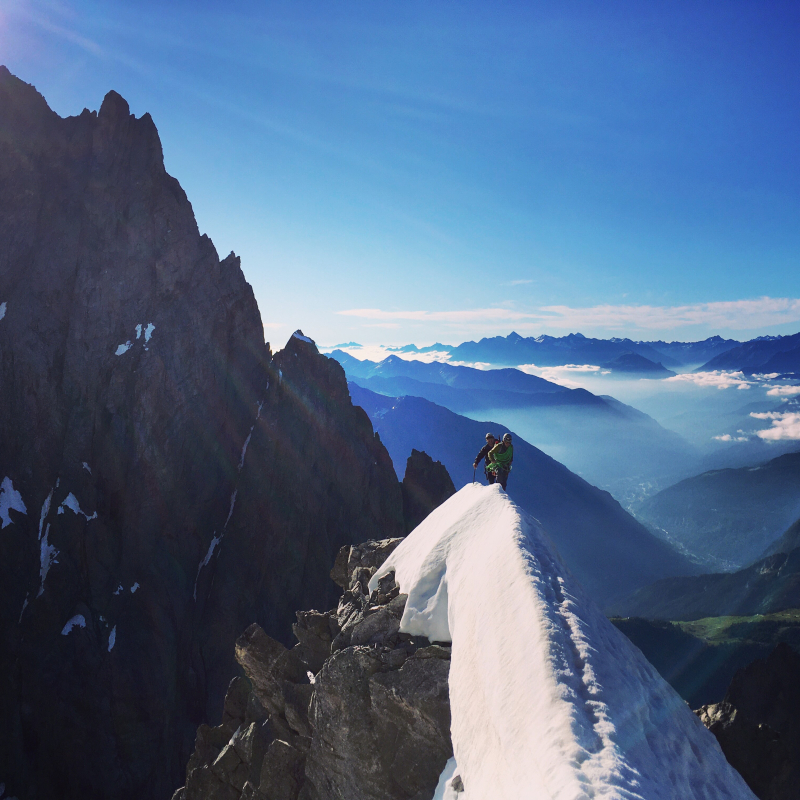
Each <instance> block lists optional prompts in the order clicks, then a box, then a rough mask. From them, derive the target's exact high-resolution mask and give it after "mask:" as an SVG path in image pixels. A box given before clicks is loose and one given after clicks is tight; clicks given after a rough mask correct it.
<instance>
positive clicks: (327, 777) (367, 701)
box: [173, 539, 452, 800]
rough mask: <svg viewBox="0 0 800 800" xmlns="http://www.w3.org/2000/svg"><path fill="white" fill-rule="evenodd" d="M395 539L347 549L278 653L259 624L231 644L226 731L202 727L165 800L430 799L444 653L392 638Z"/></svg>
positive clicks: (399, 599)
mask: <svg viewBox="0 0 800 800" xmlns="http://www.w3.org/2000/svg"><path fill="white" fill-rule="evenodd" d="M401 541H402V539H388V540H383V541H370V542H366V543H364V544H362V545H356V546H351V547H343V548H342V549H341V550H340V551H339V554H338V556H337V558H336V563H335V565H334V568H333V570H332V571H331V577H332V578H333V579H334V580H335V581H336V582H337V583H338V584H339V585H340V586H341V587H342V589H344V594H343V595H342V597H341V599H340V600H339V603H338V606H337V607H336V608H335V609H332V610H331V611H328V612H327V613H321V612H317V611H299V612H297V622H296V623H295V625H294V626H293V630H294V634H295V638H296V639H297V643H296V644H295V645H294V647H292V648H291V649H286V648H285V647H284V646H283V645H281V644H280V643H279V642H277V641H275V640H274V639H272V638H271V637H269V636H268V635H267V634H266V633H264V631H263V630H262V629H261V628H260V627H259V626H258V625H255V624H254V625H251V626H250V627H249V628H248V629H247V630H246V631H245V632H244V634H242V636H240V637H239V639H238V640H237V642H236V658H237V661H238V662H239V664H240V665H241V667H242V669H243V670H244V672H245V674H246V676H247V677H246V678H244V677H236V678H234V679H233V680H232V681H231V683H230V686H229V688H228V692H227V694H226V697H225V703H224V710H223V715H222V724H220V725H218V726H216V727H214V728H211V727H209V726H207V725H202V726H200V728H199V729H198V731H197V739H196V743H195V750H194V753H193V754H192V756H191V758H190V760H189V763H188V766H187V771H186V784H185V786H183V787H181V788H180V789H179V790H177V792H176V793H175V795H174V796H173V800H212V798H213V800H238V799H239V798H247V799H248V800H251V799H255V798H258V799H260V800H298V798H300V799H301V800H335V799H336V798H340V799H341V800H379V799H380V800H387V799H389V800H429V798H430V797H432V796H433V792H434V789H435V788H436V784H437V782H438V779H439V775H440V773H441V772H442V769H443V768H444V765H445V763H446V762H447V759H448V758H449V757H450V756H451V755H452V744H451V742H450V706H449V695H448V684H447V679H448V674H449V668H450V647H449V645H443V644H434V643H430V642H429V641H428V640H427V639H424V638H422V637H412V636H409V635H407V634H402V633H400V632H399V627H400V618H401V616H402V613H403V609H404V607H405V601H406V597H405V595H401V594H399V589H398V587H397V585H396V583H395V581H394V574H393V573H392V574H391V575H389V576H387V577H385V578H384V579H383V580H382V581H381V582H380V587H379V588H378V589H377V590H375V591H374V592H372V593H369V591H368V588H367V584H368V582H369V579H370V578H371V577H372V575H374V574H375V571H376V569H377V567H378V566H380V564H382V563H383V562H384V561H385V560H386V558H387V557H388V556H389V554H390V553H391V552H392V551H393V550H394V548H395V547H397V545H398V544H399V543H400V542H401Z"/></svg>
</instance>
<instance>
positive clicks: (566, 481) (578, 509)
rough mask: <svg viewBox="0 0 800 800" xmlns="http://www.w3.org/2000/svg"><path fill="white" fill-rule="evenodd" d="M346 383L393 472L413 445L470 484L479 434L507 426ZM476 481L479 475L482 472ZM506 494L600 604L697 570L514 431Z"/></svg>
mask: <svg viewBox="0 0 800 800" xmlns="http://www.w3.org/2000/svg"><path fill="white" fill-rule="evenodd" d="M349 385H350V394H351V396H352V399H353V403H355V404H356V405H359V406H361V407H362V408H363V409H364V410H365V411H366V412H367V414H368V415H369V417H370V419H371V420H372V423H373V425H374V427H375V429H376V431H377V432H378V433H379V434H380V437H381V441H382V442H383V443H384V444H385V445H386V448H387V449H388V451H389V454H390V456H391V457H392V460H393V461H394V464H395V467H396V469H397V470H398V471H402V469H403V468H404V465H405V460H406V458H407V456H408V454H409V453H410V452H411V450H412V449H418V450H425V452H426V453H428V454H429V455H430V456H431V457H432V458H434V459H436V460H438V461H441V462H442V463H443V464H444V465H445V466H446V467H447V470H448V472H449V473H450V475H451V477H452V478H453V482H454V484H455V485H456V488H460V487H461V486H463V485H464V484H466V483H468V482H470V481H472V479H473V470H472V463H473V461H474V459H475V456H476V454H477V453H478V450H479V449H480V448H481V446H482V445H483V443H484V435H485V434H486V432H487V431H492V432H494V433H495V434H496V435H502V434H503V433H505V432H506V430H507V428H504V427H503V426H501V425H498V424H497V423H495V422H477V421H475V420H472V419H467V418H466V417H463V416H460V415H458V414H455V413H454V412H452V411H449V410H448V409H446V408H443V407H441V406H439V405H436V404H434V403H432V402H430V401H428V400H425V399H422V398H419V397H402V398H391V397H386V396H383V395H380V394H376V393H374V392H371V391H369V390H367V389H364V388H362V387H360V386H358V385H357V384H356V383H352V382H351V383H350V384H349ZM476 480H483V476H482V470H481V469H479V470H478V472H477V475H476ZM508 491H509V495H510V496H511V497H512V498H513V499H514V500H516V501H517V502H518V503H520V505H522V506H523V507H524V508H525V509H527V510H528V511H530V512H531V513H532V514H534V515H535V516H536V518H537V519H539V520H540V521H541V522H542V524H543V525H544V527H545V530H546V531H547V532H548V534H549V535H550V536H551V537H552V539H553V542H554V543H555V545H556V547H557V549H558V551H559V552H560V554H561V555H562V557H563V558H564V560H565V561H566V563H567V565H568V566H569V567H570V569H571V570H572V571H573V572H574V573H575V575H576V576H577V577H578V579H579V580H580V581H581V582H582V583H583V585H584V586H585V587H586V589H587V590H588V591H589V592H590V594H591V595H592V596H593V597H594V598H595V600H596V601H597V602H599V603H600V604H601V605H607V604H609V603H610V602H613V601H614V600H619V599H621V598H623V597H625V596H627V595H629V594H630V593H631V592H633V591H635V589H637V588H639V587H642V586H644V585H647V584H649V583H652V582H653V581H654V580H657V579H658V578H660V577H665V576H670V575H687V574H693V573H695V572H696V571H697V568H696V567H695V566H694V565H692V564H691V563H690V562H689V561H688V560H687V559H685V558H684V557H683V556H681V555H680V554H678V553H677V552H676V551H675V550H674V549H673V548H672V547H670V546H669V545H668V544H667V543H666V542H663V541H661V540H660V539H658V538H657V537H655V536H654V535H653V534H651V533H650V532H649V531H648V530H647V529H646V528H645V527H644V526H643V525H641V524H640V523H639V522H637V521H636V520H634V519H633V517H631V516H630V515H629V514H628V513H627V512H626V511H624V509H623V508H622V507H621V506H620V505H619V503H618V502H617V501H616V500H614V498H613V497H612V496H611V495H610V494H608V493H607V492H604V491H601V490H600V489H598V488H596V487H595V486H592V485H591V484H589V483H587V482H586V481H585V480H583V479H582V478H580V477H579V476H577V475H575V474H573V473H572V472H570V471H569V470H568V469H567V468H566V467H565V466H564V465H563V464H560V463H559V462H558V461H556V460H555V459H553V458H551V457H550V456H548V455H546V454H545V453H543V452H542V451H541V450H539V449H537V448H536V447H533V446H532V445H530V444H528V442H526V441H525V440H524V439H522V438H521V437H519V436H517V435H515V436H514V467H513V469H512V472H511V476H510V479H509V484H508Z"/></svg>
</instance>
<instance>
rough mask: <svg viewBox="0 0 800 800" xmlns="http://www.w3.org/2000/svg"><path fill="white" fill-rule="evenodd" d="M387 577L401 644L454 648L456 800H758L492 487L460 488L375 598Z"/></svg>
mask: <svg viewBox="0 0 800 800" xmlns="http://www.w3.org/2000/svg"><path fill="white" fill-rule="evenodd" d="M392 570H394V571H395V576H396V580H397V582H398V584H399V585H400V591H401V592H403V593H405V594H407V595H408V601H407V603H406V607H405V611H404V614H403V617H402V620H401V624H400V630H401V631H403V632H406V633H411V634H419V635H424V636H427V637H428V638H429V639H431V640H441V641H452V660H451V666H450V677H449V687H450V704H451V714H452V723H451V732H452V739H453V749H454V758H455V759H456V762H457V764H458V773H459V775H460V777H461V779H462V781H463V785H464V792H463V793H459V799H460V800H485V799H486V798H490V797H491V798H512V797H513V798H517V800H534V798H544V797H547V798H549V799H550V800H574V799H575V798H579V797H580V798H583V797H601V796H602V797H603V798H604V800H674V798H678V797H680V798H681V799H682V800H700V798H709V797H714V798H720V799H722V798H726V799H728V800H730V799H735V800H753V799H754V795H753V794H752V792H751V791H750V790H749V789H748V788H747V785H746V784H745V783H744V781H743V780H742V778H741V776H740V775H739V774H738V773H737V772H736V771H735V770H734V769H733V768H732V767H731V766H730V765H729V764H728V762H727V761H726V760H725V757H724V756H723V754H722V751H721V749H720V747H719V745H718V744H717V741H716V739H715V738H714V736H713V735H712V734H711V733H710V732H709V731H707V730H706V728H705V727H704V726H703V724H702V723H701V722H700V720H699V719H698V718H697V717H696V716H695V715H694V714H693V713H692V711H691V710H690V709H689V707H688V706H687V705H686V703H685V702H684V701H683V700H682V699H681V698H680V697H679V695H678V694H677V693H676V692H675V691H674V690H673V689H672V688H671V687H670V686H669V684H667V683H666V681H664V680H663V678H661V676H660V675H659V674H658V673H657V672H656V670H655V669H654V668H653V667H652V666H651V665H650V664H649V663H648V662H647V660H646V659H645V658H644V656H643V655H642V654H641V652H640V651H639V650H638V649H636V648H635V647H634V646H633V645H632V644H631V642H630V641H629V640H628V639H627V638H626V637H625V636H624V635H623V634H622V633H620V631H618V630H617V629H616V628H615V627H614V626H613V625H612V624H611V623H610V622H609V621H608V620H607V619H606V618H605V616H604V615H603V614H602V613H601V611H600V610H599V609H598V608H597V607H596V606H595V605H594V603H593V602H592V601H591V600H590V599H589V598H588V597H587V596H586V595H585V594H584V592H583V590H582V589H581V587H580V586H579V585H578V584H577V582H576V581H575V579H574V578H573V577H572V576H571V575H570V574H569V572H568V571H567V570H566V568H565V567H564V566H563V564H562V563H561V562H560V560H559V559H558V557H557V556H556V555H555V554H554V550H553V548H552V545H551V544H550V542H549V540H548V539H547V537H546V534H545V533H544V532H543V531H542V529H541V526H540V524H539V523H538V522H537V520H535V519H534V518H533V517H532V516H531V515H529V514H528V513H527V512H525V511H523V510H522V509H520V508H519V507H518V506H517V505H515V504H514V503H513V502H512V501H511V500H509V498H508V496H507V495H506V494H505V493H504V492H503V491H502V490H501V488H500V487H499V486H486V487H484V486H477V485H468V486H465V487H464V488H463V489H462V490H461V491H460V492H458V493H457V494H455V495H454V496H453V497H451V498H450V499H449V500H447V501H446V502H445V503H443V504H442V505H441V506H439V508H437V509H436V510H435V511H434V512H433V513H431V514H430V515H429V516H428V517H427V519H425V520H424V521H423V522H422V523H421V524H420V525H419V526H418V527H417V528H416V529H415V530H414V531H412V533H411V534H410V535H409V536H408V537H407V538H406V539H405V541H403V543H402V544H401V545H400V546H399V547H398V548H397V549H396V550H395V551H394V552H393V553H392V555H391V556H390V557H389V558H388V559H387V561H386V563H385V564H384V565H383V566H382V567H381V568H380V569H379V570H378V571H377V573H376V574H375V575H374V576H373V578H372V580H371V581H370V589H375V588H377V586H378V581H379V579H380V578H381V577H382V576H384V575H386V574H387V573H389V572H390V571H392ZM441 783H442V782H441V781H440V784H441ZM445 783H446V782H445ZM445 790H446V785H445V787H444V789H443V792H444V791H445ZM447 796H448V795H446V794H444V793H443V794H442V800H444V798H445V797H447Z"/></svg>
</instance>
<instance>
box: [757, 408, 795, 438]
mask: <svg viewBox="0 0 800 800" xmlns="http://www.w3.org/2000/svg"><path fill="white" fill-rule="evenodd" d="M750 416H751V417H753V419H764V420H770V422H771V423H772V427H770V428H767V429H766V430H763V431H758V432H757V435H758V436H759V437H760V438H761V439H766V440H767V441H774V442H778V441H783V440H786V439H800V411H766V412H763V413H759V412H752V413H751V414H750Z"/></svg>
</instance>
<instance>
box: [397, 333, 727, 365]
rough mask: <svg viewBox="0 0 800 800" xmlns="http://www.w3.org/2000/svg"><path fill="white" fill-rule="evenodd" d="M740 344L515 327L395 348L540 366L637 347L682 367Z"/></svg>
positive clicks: (600, 358) (605, 357) (596, 360)
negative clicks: (504, 332) (452, 341)
mask: <svg viewBox="0 0 800 800" xmlns="http://www.w3.org/2000/svg"><path fill="white" fill-rule="evenodd" d="M739 344H740V342H737V341H735V340H733V339H723V338H721V337H720V336H712V337H711V338H709V339H706V340H704V341H702V342H661V341H659V342H634V341H633V340H632V339H617V338H614V339H592V338H589V337H587V336H584V335H583V334H581V333H570V334H568V335H567V336H537V337H533V336H530V337H523V336H520V335H519V334H518V333H516V332H512V333H510V334H509V335H508V336H493V337H491V338H486V339H481V340H480V341H478V342H464V343H462V344H459V345H455V346H454V345H447V344H440V343H437V344H434V345H431V346H430V347H422V348H418V347H416V346H415V345H413V344H411V345H405V346H404V347H398V348H394V350H395V352H399V353H427V352H433V351H438V352H444V353H449V354H450V360H451V361H463V362H467V363H487V364H494V365H499V366H519V365H520V364H536V365H537V366H540V367H556V366H563V365H565V364H594V365H599V364H605V363H607V362H609V361H613V360H614V359H616V358H619V357H620V356H623V355H626V354H629V353H635V354H636V355H639V356H642V357H643V358H646V359H647V360H648V361H651V362H653V363H654V364H658V363H659V362H661V363H662V364H663V365H664V366H667V367H680V366H688V365H696V364H703V363H705V362H706V361H708V360H709V359H711V358H714V357H715V356H717V355H719V354H721V353H724V352H725V351H727V350H730V349H731V348H734V347H737V346H738V345H739Z"/></svg>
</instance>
